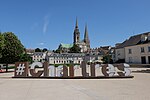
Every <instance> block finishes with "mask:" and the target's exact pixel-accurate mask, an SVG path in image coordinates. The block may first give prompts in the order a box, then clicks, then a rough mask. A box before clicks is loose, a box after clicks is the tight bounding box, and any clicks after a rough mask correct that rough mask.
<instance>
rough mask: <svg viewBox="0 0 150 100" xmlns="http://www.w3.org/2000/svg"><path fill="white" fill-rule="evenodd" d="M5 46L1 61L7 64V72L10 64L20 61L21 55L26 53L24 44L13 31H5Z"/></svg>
mask: <svg viewBox="0 0 150 100" xmlns="http://www.w3.org/2000/svg"><path fill="white" fill-rule="evenodd" d="M2 35H3V37H4V48H3V49H2V58H1V62H2V63H5V64H6V72H7V71H8V64H10V63H15V62H17V61H19V59H20V55H21V54H23V53H24V46H23V45H22V43H21V42H20V40H19V39H18V38H17V36H16V35H15V34H14V33H12V32H5V33H3V34H2Z"/></svg>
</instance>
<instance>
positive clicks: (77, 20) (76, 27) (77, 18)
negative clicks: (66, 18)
mask: <svg viewBox="0 0 150 100" xmlns="http://www.w3.org/2000/svg"><path fill="white" fill-rule="evenodd" d="M76 28H78V18H77V17H76Z"/></svg>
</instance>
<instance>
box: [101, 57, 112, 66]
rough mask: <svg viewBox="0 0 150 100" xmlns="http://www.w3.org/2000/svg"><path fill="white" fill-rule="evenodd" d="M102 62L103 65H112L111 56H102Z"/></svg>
mask: <svg viewBox="0 0 150 100" xmlns="http://www.w3.org/2000/svg"><path fill="white" fill-rule="evenodd" d="M102 60H103V61H104V62H103V63H104V64H112V63H113V60H112V56H111V55H104V56H103V59H102Z"/></svg>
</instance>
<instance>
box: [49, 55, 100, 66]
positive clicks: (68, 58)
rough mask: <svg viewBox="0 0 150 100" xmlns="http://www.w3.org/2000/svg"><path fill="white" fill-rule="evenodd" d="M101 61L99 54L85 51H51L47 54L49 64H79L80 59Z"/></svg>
mask: <svg viewBox="0 0 150 100" xmlns="http://www.w3.org/2000/svg"><path fill="white" fill-rule="evenodd" d="M83 60H84V61H87V62H102V56H101V55H92V54H90V55H89V54H88V55H87V54H85V53H52V54H50V55H49V56H48V61H49V64H70V63H73V64H81V62H82V61H83Z"/></svg>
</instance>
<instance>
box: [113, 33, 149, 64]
mask: <svg viewBox="0 0 150 100" xmlns="http://www.w3.org/2000/svg"><path fill="white" fill-rule="evenodd" d="M123 59H124V61H125V62H126V63H134V64H150V32H147V33H142V34H138V35H134V36H131V37H130V38H129V39H127V40H126V41H124V42H123V43H121V44H119V45H117V46H116V50H115V60H116V61H119V60H123Z"/></svg>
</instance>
